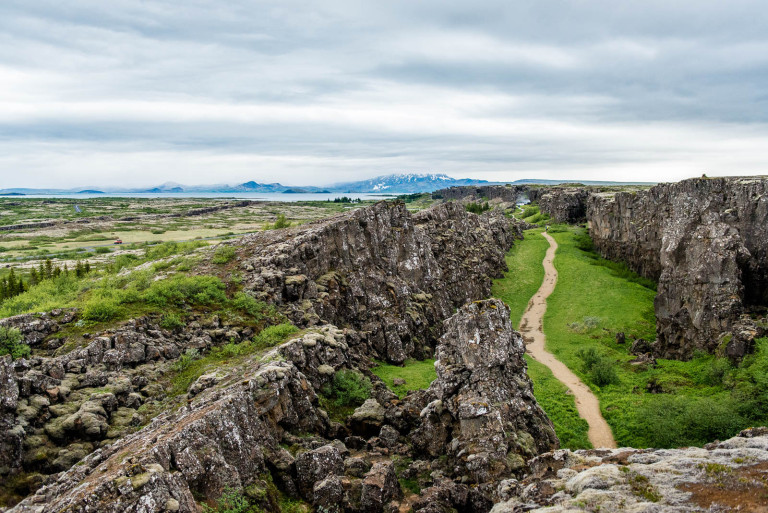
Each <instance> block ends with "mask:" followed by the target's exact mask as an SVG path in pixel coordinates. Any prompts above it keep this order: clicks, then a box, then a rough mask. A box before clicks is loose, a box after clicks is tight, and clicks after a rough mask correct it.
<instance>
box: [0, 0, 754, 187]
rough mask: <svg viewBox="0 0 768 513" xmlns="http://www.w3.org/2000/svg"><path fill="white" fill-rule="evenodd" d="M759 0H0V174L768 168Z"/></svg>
mask: <svg viewBox="0 0 768 513" xmlns="http://www.w3.org/2000/svg"><path fill="white" fill-rule="evenodd" d="M766 27H768V9H766V8H765V4H764V2H760V1H757V0H754V1H738V0H731V1H729V2H723V1H706V0H695V1H674V2H672V1H669V0H666V1H654V0H644V1H638V2H629V1H622V2H617V1H615V0H606V1H592V2H590V1H542V0H530V1H516V2H511V1H510V0H500V1H484V2H465V1H461V2H459V1H446V0H409V1H403V2H400V1H385V2H382V1H376V2H368V1H360V0H357V1H355V0H352V1H337V0H324V1H322V2H311V1H303V2H299V1H293V0H279V1H275V2H257V1H244V0H227V1H224V2H223V1H220V0H219V1H214V0H185V1H180V0H174V1H170V0H152V1H128V0H110V1H108V2H105V1H103V0H90V1H85V0H68V1H66V2H61V1H60V0H56V1H52V0H35V1H34V2H31V1H29V0H3V1H2V2H0V188H4V187H19V186H31V187H49V186H59V187H61V186H63V187H68V186H71V187H77V186H86V185H94V186H97V185H131V186H137V185H154V184H158V183H161V182H165V181H178V182H182V183H189V184H194V183H239V182H242V181H246V180H256V181H261V182H273V181H280V182H282V183H284V184H316V185H322V184H328V183H331V182H337V181H347V180H354V179H362V178H367V177H371V176H375V175H380V174H389V173H395V172H445V173H447V174H449V175H452V176H454V177H474V178H485V179H489V180H505V181H506V180H509V181H511V180H515V179H518V178H533V177H538V178H556V179H607V180H633V181H634V180H638V181H669V180H677V179H681V178H685V177H690V176H698V175H701V173H703V172H706V173H707V174H709V175H726V174H744V175H748V174H768V29H766Z"/></svg>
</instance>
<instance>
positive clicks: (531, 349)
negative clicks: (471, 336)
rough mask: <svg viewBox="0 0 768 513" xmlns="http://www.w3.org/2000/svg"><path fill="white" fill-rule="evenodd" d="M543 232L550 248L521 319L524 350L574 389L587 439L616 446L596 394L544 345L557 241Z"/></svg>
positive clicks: (553, 288)
mask: <svg viewBox="0 0 768 513" xmlns="http://www.w3.org/2000/svg"><path fill="white" fill-rule="evenodd" d="M542 235H543V236H544V238H545V239H547V240H548V241H549V248H548V249H547V254H546V256H545V257H544V262H543V265H544V282H543V283H542V284H541V287H540V288H539V290H538V291H537V292H536V294H534V296H533V297H532V298H531V301H530V302H529V303H528V308H527V309H526V310H525V313H524V314H523V319H522V321H521V322H520V333H521V334H522V335H523V338H524V339H525V343H526V346H527V350H528V353H529V354H530V355H531V357H532V358H533V359H534V360H536V361H538V362H541V363H543V364H544V365H546V366H547V367H549V370H551V371H552V374H554V375H555V377H556V378H557V379H559V380H560V381H561V382H562V383H563V384H565V386H567V387H568V388H569V389H570V390H571V392H572V393H573V395H574V397H575V399H576V409H577V410H578V411H579V415H580V416H581V417H582V418H583V419H584V420H586V421H587V423H588V424H589V431H588V432H587V436H589V441H590V442H592V445H593V446H594V447H595V448H597V447H611V448H613V447H616V441H615V440H614V439H613V433H612V432H611V428H610V426H608V423H607V422H606V421H605V419H604V418H603V415H602V413H600V403H599V402H598V400H597V397H595V394H593V393H592V391H591V390H590V389H589V387H588V386H587V385H585V384H584V383H583V382H582V381H581V380H580V379H579V377H578V376H576V374H574V373H573V372H571V370H570V369H569V368H568V367H566V366H565V364H563V363H562V362H560V361H559V360H558V359H556V358H555V356H554V355H553V354H552V353H549V352H547V351H546V350H545V349H544V342H545V340H546V338H545V337H544V331H543V330H542V319H543V318H544V313H545V312H546V311H547V298H548V297H549V295H550V294H551V293H552V291H553V290H555V284H556V283H557V270H556V269H555V266H554V265H553V264H552V261H553V260H554V259H555V251H556V250H557V242H555V239H553V238H552V237H551V236H550V235H549V234H547V233H542Z"/></svg>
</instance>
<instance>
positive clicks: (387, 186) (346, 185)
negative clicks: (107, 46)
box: [0, 173, 650, 195]
mask: <svg viewBox="0 0 768 513" xmlns="http://www.w3.org/2000/svg"><path fill="white" fill-rule="evenodd" d="M572 182H578V183H581V184H584V185H607V184H629V183H632V184H644V183H645V182H608V181H590V180H545V179H527V178H526V179H519V180H515V181H509V182H503V181H502V182H498V181H497V182H493V181H488V180H480V179H473V178H452V177H450V176H448V175H446V174H444V173H393V174H388V175H381V176H376V177H373V178H368V179H365V180H357V181H351V182H339V183H335V184H331V185H328V186H325V187H322V186H314V185H283V184H282V183H280V182H271V183H261V182H257V181H254V180H249V181H246V182H242V183H239V184H234V185H229V184H210V185H185V184H181V183H177V182H165V183H163V184H161V185H158V186H155V187H133V188H129V187H96V186H87V187H75V188H71V189H64V188H39V189H38V188H31V187H9V188H4V189H0V194H4V195H9V194H14V195H18V194H24V195H27V194H29V195H34V194H82V193H85V192H84V191H99V193H104V194H108V193H118V194H158V193H170V194H174V193H196V192H198V193H241V192H254V193H286V194H302V193H315V194H318V193H320V194H326V193H327V194H332V193H358V194H359V193H369V194H370V193H374V194H375V193H393V194H397V193H400V194H407V193H417V192H425V193H426V192H433V191H435V190H438V189H444V188H447V187H460V186H472V185H503V184H505V183H510V184H545V185H552V184H558V183H572ZM649 185H650V183H649Z"/></svg>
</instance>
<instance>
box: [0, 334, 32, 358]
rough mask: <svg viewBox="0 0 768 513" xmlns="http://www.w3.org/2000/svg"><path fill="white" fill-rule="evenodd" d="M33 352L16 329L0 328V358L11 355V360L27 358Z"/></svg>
mask: <svg viewBox="0 0 768 513" xmlns="http://www.w3.org/2000/svg"><path fill="white" fill-rule="evenodd" d="M30 352H31V350H30V348H29V346H28V345H27V344H25V343H24V337H23V336H22V335H21V332H20V331H19V330H18V329H16V328H9V327H6V326H0V356H4V355H7V354H9V355H11V358H12V359H14V360H16V359H18V358H26V357H27V356H29V354H30Z"/></svg>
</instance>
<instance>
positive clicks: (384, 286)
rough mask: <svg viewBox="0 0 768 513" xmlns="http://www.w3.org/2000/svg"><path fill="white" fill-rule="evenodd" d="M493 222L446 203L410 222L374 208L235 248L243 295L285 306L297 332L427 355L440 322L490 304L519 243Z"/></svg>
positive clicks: (398, 206) (515, 231) (394, 207)
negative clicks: (322, 332)
mask: <svg viewBox="0 0 768 513" xmlns="http://www.w3.org/2000/svg"><path fill="white" fill-rule="evenodd" d="M521 236H522V235H521V231H520V229H519V228H518V227H516V226H515V225H513V224H511V223H510V221H509V219H507V218H505V217H504V216H503V215H502V214H501V213H496V212H492V213H486V214H484V215H482V216H478V215H475V214H470V213H468V212H466V211H465V210H464V208H463V207H462V206H460V205H457V204H454V203H446V204H442V205H438V206H436V207H433V208H430V209H428V210H426V211H423V212H419V213H417V214H415V215H412V214H411V213H410V212H408V210H407V209H406V208H405V204H404V203H399V202H394V203H392V202H381V203H378V204H376V205H374V206H373V207H370V208H366V209H360V210H356V211H354V212H351V213H348V214H343V215H341V216H337V217H334V218H331V219H328V220H324V221H320V222H316V223H310V224H308V225H306V226H304V227H300V228H299V229H297V230H291V231H288V232H264V233H259V234H256V235H252V236H249V237H246V238H245V239H243V240H242V241H241V242H240V243H238V251H239V252H240V253H241V255H242V259H241V264H240V269H241V270H242V271H243V274H244V285H245V288H246V290H249V291H252V292H253V293H254V294H255V295H256V296H257V297H259V298H261V299H264V300H265V301H268V302H272V303H276V304H278V305H285V307H286V310H287V311H288V315H289V316H290V318H291V319H292V320H293V321H294V323H296V324H297V325H299V326H312V325H315V324H318V323H322V322H329V323H333V324H337V325H340V326H350V327H353V328H355V329H357V330H358V331H360V332H362V333H364V343H365V344H367V345H368V349H367V350H366V351H364V352H366V353H370V355H371V356H375V357H378V358H382V359H386V360H388V361H390V362H395V363H400V362H403V361H404V360H405V359H406V358H408V357H410V356H416V357H423V356H424V355H426V354H430V353H431V351H432V349H431V347H430V346H434V342H435V341H436V340H437V338H438V337H439V335H440V330H439V326H440V322H441V321H442V320H443V319H445V318H447V317H448V316H449V315H450V314H451V313H452V312H453V311H454V309H455V308H456V307H458V306H460V305H462V304H464V303H465V302H466V301H469V300H473V299H480V298H484V297H488V296H489V295H490V290H491V279H492V278H495V277H499V276H500V275H501V272H503V270H504V269H505V267H506V264H505V263H504V254H505V253H506V251H507V250H508V249H509V248H510V247H512V244H513V241H514V239H515V238H516V237H521Z"/></svg>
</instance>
